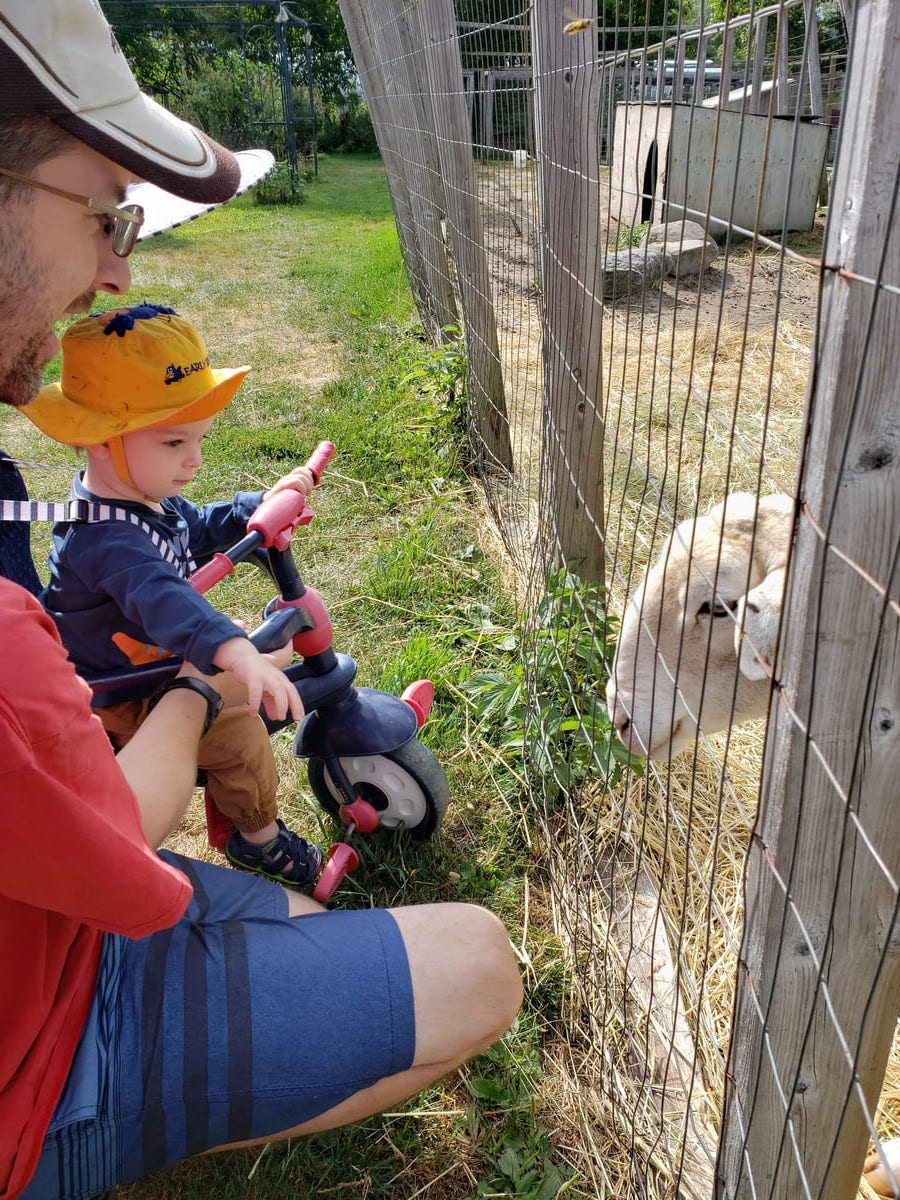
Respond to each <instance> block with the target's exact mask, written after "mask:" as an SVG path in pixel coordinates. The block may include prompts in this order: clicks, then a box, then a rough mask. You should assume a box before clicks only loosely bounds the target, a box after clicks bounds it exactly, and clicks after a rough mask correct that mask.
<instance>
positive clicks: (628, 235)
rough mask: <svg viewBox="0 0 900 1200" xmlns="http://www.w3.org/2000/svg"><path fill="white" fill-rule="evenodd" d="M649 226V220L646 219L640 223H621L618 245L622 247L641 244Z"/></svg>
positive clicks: (617, 239)
mask: <svg viewBox="0 0 900 1200" xmlns="http://www.w3.org/2000/svg"><path fill="white" fill-rule="evenodd" d="M649 228H650V222H649V221H644V222H643V223H642V224H640V225H620V226H619V236H618V237H617V238H616V245H617V246H619V247H621V248H622V249H625V248H626V247H628V246H640V244H641V242H643V240H644V237H645V236H646V233H647V230H648V229H649Z"/></svg>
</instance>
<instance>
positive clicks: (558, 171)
mask: <svg viewBox="0 0 900 1200" xmlns="http://www.w3.org/2000/svg"><path fill="white" fill-rule="evenodd" d="M591 11H592V6H591V5H590V4H589V5H587V6H586V7H585V6H582V7H581V8H579V14H580V15H581V16H586V17H589V16H590V15H591ZM593 12H594V14H595V15H596V3H595V4H594V5H593ZM561 14H562V9H561V7H560V5H559V4H557V3H555V2H554V0H535V3H534V5H533V7H532V10H531V21H532V62H533V68H534V87H535V113H536V117H537V145H538V180H539V191H540V196H541V204H542V214H541V225H542V227H543V229H544V231H545V234H544V242H543V245H542V260H543V261H542V276H543V280H542V282H543V290H544V347H543V357H544V451H543V456H542V458H543V463H544V466H543V473H544V474H545V476H546V478H545V479H544V480H543V482H542V487H541V491H542V496H543V499H544V503H545V506H546V516H547V525H548V534H547V537H548V539H549V544H548V545H547V546H546V552H547V553H546V558H547V559H548V560H552V559H556V560H557V561H562V562H564V563H567V564H568V565H569V566H570V567H571V568H572V569H573V570H574V571H575V572H576V573H577V574H578V575H580V576H581V578H583V579H585V580H589V581H591V582H598V583H602V582H603V435H604V423H603V414H602V411H601V403H602V401H601V397H602V378H603V376H602V369H601V335H602V313H601V302H600V300H601V298H600V296H599V294H598V284H597V282H596V281H597V279H598V278H599V271H598V258H599V244H600V200H599V136H598V128H597V126H598V121H599V115H600V104H601V92H600V75H599V71H598V68H597V33H596V30H595V29H594V27H593V25H591V26H590V27H589V28H588V29H587V30H585V31H583V32H580V33H576V34H574V35H573V36H569V35H567V34H565V33H563V25H564V23H565V20H564V18H563V16H562V15H561Z"/></svg>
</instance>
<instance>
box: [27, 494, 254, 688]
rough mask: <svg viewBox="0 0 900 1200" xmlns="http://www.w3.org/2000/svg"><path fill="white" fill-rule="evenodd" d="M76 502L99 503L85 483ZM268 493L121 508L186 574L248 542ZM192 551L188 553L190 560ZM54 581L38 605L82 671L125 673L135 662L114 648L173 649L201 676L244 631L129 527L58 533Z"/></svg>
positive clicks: (115, 524)
mask: <svg viewBox="0 0 900 1200" xmlns="http://www.w3.org/2000/svg"><path fill="white" fill-rule="evenodd" d="M72 496H73V497H75V498H83V499H86V500H91V501H96V502H100V503H110V502H109V501H103V500H102V499H101V498H100V497H98V496H94V495H92V494H91V493H90V492H89V491H87V489H86V488H85V487H84V485H83V483H82V480H81V476H80V475H79V476H78V477H77V478H76V480H75V482H74V483H73V485H72ZM261 500H262V492H238V493H237V495H236V496H235V497H234V499H233V500H227V501H220V502H218V503H215V504H204V505H203V506H202V507H199V508H198V507H197V505H195V504H192V503H191V502H190V501H189V500H185V499H184V498H183V497H181V496H173V497H172V498H171V499H164V500H162V501H160V503H161V504H162V507H163V509H164V510H165V511H164V512H162V513H158V512H156V511H154V510H153V509H152V508H148V507H147V506H146V505H143V504H137V503H128V502H124V501H118V502H116V505H115V507H117V508H121V509H127V510H129V511H133V512H135V513H136V514H137V515H138V516H139V517H140V519H141V520H142V521H144V522H145V523H146V524H147V525H149V526H150V527H151V528H152V529H154V530H155V531H156V532H157V533H159V534H161V535H162V536H163V537H164V538H166V540H167V541H168V542H169V544H170V545H171V546H172V547H173V549H174V550H175V551H176V554H177V556H178V558H179V559H180V560H181V562H182V563H183V564H184V565H185V567H186V565H187V563H188V561H189V559H190V557H191V556H193V558H194V560H195V561H196V562H197V564H198V565H201V566H202V564H203V563H204V562H206V561H207V560H208V559H209V558H211V557H212V555H213V554H215V553H216V551H218V550H225V549H228V548H229V547H230V546H232V545H233V544H234V543H235V542H236V541H238V540H239V539H240V538H242V537H243V536H244V534H245V533H246V531H247V521H248V520H249V519H250V517H251V515H252V513H253V511H254V510H255V509H256V508H257V506H258V505H259V503H260V501H261ZM188 547H189V550H190V553H189V554H188ZM49 567H50V582H49V584H48V585H47V587H46V588H45V589H44V591H43V593H42V594H41V601H42V603H43V604H44V607H45V608H46V609H47V611H48V612H49V613H50V614H51V615H52V616H53V618H54V619H55V621H56V623H57V625H58V627H59V632H60V636H61V638H62V641H63V644H64V645H65V647H66V650H67V651H68V653H69V658H70V659H71V660H72V662H73V663H74V664H75V667H76V669H78V670H79V671H81V672H85V671H87V672H92V671H105V670H109V669H113V668H119V667H123V666H127V665H128V663H129V662H131V661H132V659H131V658H130V657H129V655H128V654H126V652H125V650H123V649H121V648H120V646H119V645H117V644H116V643H115V642H114V641H113V640H112V639H113V635H114V634H123V635H124V636H125V638H128V639H133V641H134V642H135V643H141V644H144V645H151V646H157V647H159V648H160V649H162V650H168V651H170V652H171V653H172V654H176V655H178V656H179V657H180V658H184V659H186V660H187V661H188V662H190V663H193V665H194V666H195V667H196V668H197V669H198V670H199V671H203V672H204V673H207V674H208V673H209V672H210V671H212V670H214V668H213V665H212V660H213V658H214V656H215V654H216V651H217V650H218V648H219V646H221V644H222V643H223V642H225V641H227V640H228V639H229V638H233V637H241V636H244V633H243V631H242V630H241V629H240V628H239V626H237V625H235V624H234V622H233V621H231V620H230V619H229V618H228V617H226V616H225V615H224V614H222V613H220V612H218V610H217V609H215V608H214V607H213V606H212V605H211V604H210V602H209V601H208V600H207V599H205V597H203V596H201V595H199V594H198V593H197V592H195V591H194V589H193V588H192V587H191V586H190V584H189V583H188V582H187V581H186V579H185V578H184V577H183V576H182V575H180V574H179V572H178V569H177V567H176V566H174V565H173V564H171V563H169V562H166V561H165V560H164V559H163V557H162V555H161V554H160V552H159V550H158V549H157V548H156V547H155V546H154V544H153V542H152V541H151V539H150V538H149V537H148V535H147V534H146V533H145V532H144V531H143V530H142V529H140V528H139V527H138V526H134V525H130V524H128V523H127V522H124V521H118V520H111V521H102V522H84V523H81V522H75V523H68V522H65V523H61V524H58V525H55V526H54V528H53V549H52V551H51V553H50V557H49Z"/></svg>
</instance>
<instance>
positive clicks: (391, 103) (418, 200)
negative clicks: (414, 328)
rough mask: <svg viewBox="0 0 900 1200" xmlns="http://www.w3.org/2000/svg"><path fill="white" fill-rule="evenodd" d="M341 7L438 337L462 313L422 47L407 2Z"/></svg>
mask: <svg viewBox="0 0 900 1200" xmlns="http://www.w3.org/2000/svg"><path fill="white" fill-rule="evenodd" d="M340 7H341V16H342V17H343V19H344V24H345V26H346V28H347V36H348V38H349V39H350V45H351V49H352V50H353V57H354V61H355V62H356V64H357V70H358V71H359V75H360V81H361V82H362V84H363V92H364V94H365V96H366V102H367V103H368V105H369V110H370V112H371V114H372V123H373V125H374V127H375V132H376V136H377V138H378V144H379V148H380V149H381V152H382V158H383V160H384V164H385V170H386V173H387V177H388V186H389V188H390V192H391V202H392V204H393V208H394V216H395V220H396V222H397V229H398V233H399V236H400V244H401V249H402V251H403V259H404V263H405V264H406V269H407V272H408V274H409V278H410V285H411V287H412V291H413V296H414V299H415V301H416V307H417V308H418V310H419V314H420V316H421V317H422V321H423V323H424V324H425V326H426V328H427V329H428V331H429V333H430V334H431V336H432V338H433V339H434V340H435V341H437V339H438V338H439V336H440V331H441V329H443V328H444V327H445V326H446V325H452V324H455V323H456V320H457V314H456V303H455V299H454V296H453V288H452V284H451V280H450V270H449V267H448V265H447V255H446V249H445V245H444V239H443V237H442V235H441V221H442V219H443V217H444V215H445V202H444V195H443V185H442V181H441V175H440V170H439V168H438V163H437V150H436V147H435V139H434V129H433V127H432V125H431V123H430V120H429V121H426V120H425V119H424V117H425V114H426V112H427V113H428V116H429V118H430V109H427V108H426V105H425V97H424V96H423V94H422V83H421V73H423V69H422V65H421V62H420V61H419V60H420V56H421V53H422V47H421V44H420V43H418V42H417V41H416V40H415V39H414V38H413V37H412V36H411V34H410V29H409V22H408V19H407V16H406V13H405V11H404V8H403V6H402V5H400V4H396V3H394V2H393V0H373V2H372V3H370V4H367V5H365V6H363V5H360V4H359V2H358V0H340ZM417 68H418V69H419V74H417ZM404 114H405V115H404Z"/></svg>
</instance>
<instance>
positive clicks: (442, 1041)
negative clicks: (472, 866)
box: [217, 894, 522, 1150]
mask: <svg viewBox="0 0 900 1200" xmlns="http://www.w3.org/2000/svg"><path fill="white" fill-rule="evenodd" d="M318 907H319V906H318V905H316V904H315V902H314V901H312V900H310V899H309V897H307V896H302V895H296V894H294V897H293V901H292V904H291V913H292V915H298V914H299V913H302V912H315V911H317V910H318ZM391 913H392V915H393V917H394V919H395V920H396V922H397V925H398V926H399V928H400V932H401V934H402V936H403V941H404V943H405V945H406V953H407V956H408V959H409V968H410V974H411V976H412V984H413V999H414V1004H415V1017H416V1050H415V1056H414V1058H413V1064H412V1066H411V1067H410V1068H409V1069H408V1070H406V1071H401V1072H399V1073H398V1074H397V1075H390V1076H387V1077H386V1078H385V1079H381V1080H379V1081H378V1083H376V1084H373V1085H372V1086H371V1087H368V1088H365V1089H363V1090H362V1091H359V1092H356V1093H355V1094H354V1095H352V1096H350V1097H349V1098H348V1099H347V1100H344V1101H343V1102H342V1103H340V1104H337V1105H335V1107H334V1108H330V1109H328V1111H327V1112H324V1113H320V1114H319V1116H317V1117H314V1118H312V1119H311V1120H309V1121H305V1122H304V1123H303V1124H302V1125H298V1126H296V1127H295V1128H293V1129H285V1130H281V1131H273V1132H272V1134H271V1135H270V1136H268V1137H264V1138H256V1139H253V1140H252V1141H247V1142H235V1143H232V1144H230V1145H229V1146H219V1147H217V1149H219V1150H225V1149H241V1148H244V1147H248V1146H258V1145H261V1144H263V1143H265V1142H275V1141H281V1140H283V1139H284V1138H289V1137H302V1136H303V1135H305V1134H309V1133H320V1132H322V1131H323V1130H326V1129H336V1128H338V1127H339V1126H341V1125H349V1124H350V1123H351V1122H353V1121H360V1120H363V1119H364V1118H365V1117H370V1116H373V1115H374V1114H375V1113H378V1112H382V1111H384V1110H385V1109H387V1108H392V1107H394V1106H395V1105H397V1104H399V1103H401V1102H402V1101H403V1100H406V1099H407V1098H408V1097H409V1096H412V1095H415V1093H416V1092H420V1091H421V1090H422V1089H423V1088H426V1087H428V1085H429V1084H431V1083H433V1082H434V1081H435V1080H436V1079H440V1078H441V1077H442V1076H444V1075H446V1074H448V1073H449V1072H450V1071H453V1070H455V1069H456V1068H457V1067H458V1066H460V1064H462V1063H464V1062H466V1061H467V1060H468V1059H470V1058H474V1057H475V1056H476V1055H478V1054H481V1053H482V1052H483V1051H485V1050H486V1049H487V1048H488V1047H489V1046H491V1045H493V1043H494V1042H496V1041H497V1039H498V1038H500V1037H502V1036H503V1034H504V1033H505V1032H506V1030H507V1029H508V1028H509V1026H510V1025H511V1023H512V1021H513V1019H514V1017H515V1015H516V1013H517V1012H518V1011H519V1006H520V1005H521V1003H522V983H521V979H520V977H519V971H518V967H517V966H516V962H515V958H514V956H513V953H512V949H511V947H510V944H509V936H508V934H507V932H506V930H505V929H504V927H503V925H502V924H501V922H500V921H499V920H498V919H497V918H496V917H495V916H494V915H493V913H490V912H488V910H487V909H484V908H478V907H476V906H474V905H469V904H422V905H414V906H411V907H409V908H396V909H392V910H391Z"/></svg>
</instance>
